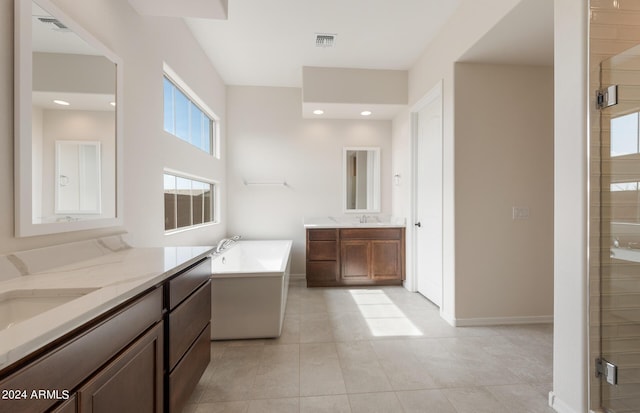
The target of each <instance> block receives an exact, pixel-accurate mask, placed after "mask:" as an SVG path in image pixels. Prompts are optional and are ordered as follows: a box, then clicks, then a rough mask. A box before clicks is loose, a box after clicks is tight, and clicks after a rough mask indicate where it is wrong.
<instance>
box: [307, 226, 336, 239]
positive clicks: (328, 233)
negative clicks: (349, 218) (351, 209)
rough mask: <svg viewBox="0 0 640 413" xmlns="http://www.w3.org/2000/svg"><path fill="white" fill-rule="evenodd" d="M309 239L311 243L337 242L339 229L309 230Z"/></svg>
mask: <svg viewBox="0 0 640 413" xmlns="http://www.w3.org/2000/svg"><path fill="white" fill-rule="evenodd" d="M307 239H308V240H309V241H335V240H337V239H338V230H337V229H335V228H334V229H308V230H307Z"/></svg>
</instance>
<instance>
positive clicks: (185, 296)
mask: <svg viewBox="0 0 640 413" xmlns="http://www.w3.org/2000/svg"><path fill="white" fill-rule="evenodd" d="M210 275H211V262H210V260H206V261H205V262H203V263H201V264H199V265H197V266H195V267H193V268H192V269H191V270H190V271H187V272H185V273H183V274H181V275H179V276H178V277H176V278H174V279H172V280H171V281H170V282H169V283H167V284H166V288H167V289H168V291H167V297H168V305H167V309H168V310H169V311H168V313H167V314H166V320H165V325H166V331H168V339H167V374H166V378H165V379H166V389H167V395H168V397H167V401H166V403H167V404H166V409H167V411H169V412H180V411H182V409H183V408H184V406H185V404H186V403H187V400H189V397H190V396H191V393H192V392H193V389H194V388H195V387H196V385H197V384H198V381H199V380H200V377H202V374H203V373H204V371H205V369H206V368H207V365H208V364H209V361H210V354H211V351H210V341H211V281H210V280H209V277H210Z"/></svg>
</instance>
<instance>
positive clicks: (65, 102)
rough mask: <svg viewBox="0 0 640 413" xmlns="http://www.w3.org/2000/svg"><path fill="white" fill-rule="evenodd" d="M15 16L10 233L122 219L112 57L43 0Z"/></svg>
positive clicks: (22, 1) (24, 4)
mask: <svg viewBox="0 0 640 413" xmlns="http://www.w3.org/2000/svg"><path fill="white" fill-rule="evenodd" d="M16 18H17V21H18V19H19V21H20V24H17V25H16V27H17V29H18V33H17V42H18V56H17V58H16V72H17V74H16V78H17V79H16V80H17V81H16V85H17V90H16V109H17V113H18V116H19V123H18V124H17V127H16V186H17V193H18V194H19V196H17V197H16V233H17V235H18V236H29V235H38V234H48V233H56V232H66V231H75V230H81V229H89V228H100V227H107V226H115V225H119V224H121V222H122V220H121V205H122V203H121V197H119V196H117V193H118V191H119V190H120V189H121V185H119V184H118V181H121V179H122V177H121V174H120V173H119V170H120V167H119V164H118V156H117V152H118V151H120V147H119V146H120V145H118V140H119V139H120V136H119V135H120V133H119V125H118V124H117V122H116V118H117V114H119V113H120V112H121V110H120V108H119V107H118V106H120V105H117V102H118V97H119V93H116V89H117V88H119V87H121V86H120V85H119V84H120V83H121V82H117V78H118V77H119V76H121V68H120V67H119V66H120V65H119V64H117V63H119V60H118V58H117V57H116V56H115V55H113V53H111V52H110V51H109V50H107V49H106V48H105V47H104V46H103V45H102V44H101V43H99V42H98V41H97V40H96V39H95V38H93V36H91V35H90V34H89V33H87V32H86V31H84V29H82V28H81V27H79V26H77V25H76V24H75V23H74V22H73V21H72V20H70V19H69V18H68V17H67V16H65V15H64V14H63V13H62V12H61V11H60V10H59V9H57V7H56V6H55V5H53V4H52V3H51V2H49V1H48V0H37V1H33V2H32V1H29V0H19V1H18V2H17V5H16ZM76 176H77V177H78V178H81V179H76V178H74V177H76ZM28 211H29V212H30V213H29V212H28ZM27 214H29V216H27Z"/></svg>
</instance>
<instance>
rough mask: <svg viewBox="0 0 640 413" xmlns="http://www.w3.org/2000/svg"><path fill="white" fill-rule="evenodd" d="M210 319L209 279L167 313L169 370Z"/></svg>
mask: <svg viewBox="0 0 640 413" xmlns="http://www.w3.org/2000/svg"><path fill="white" fill-rule="evenodd" d="M210 320H211V281H207V282H206V283H205V284H204V285H203V286H202V287H200V288H199V289H198V291H196V292H195V293H194V294H193V295H192V296H191V297H189V298H187V300H186V301H185V302H183V303H182V304H180V305H179V306H178V307H177V308H176V309H175V310H174V311H172V312H171V313H170V314H169V331H170V332H171V333H170V337H169V370H173V368H174V367H175V365H176V364H177V363H178V361H180V358H182V356H183V355H184V353H185V352H186V351H187V349H188V348H189V346H191V344H192V343H193V342H194V341H195V340H196V338H197V337H198V334H199V333H200V332H201V331H202V329H203V328H204V327H205V326H206V325H207V324H208V323H209V321H210Z"/></svg>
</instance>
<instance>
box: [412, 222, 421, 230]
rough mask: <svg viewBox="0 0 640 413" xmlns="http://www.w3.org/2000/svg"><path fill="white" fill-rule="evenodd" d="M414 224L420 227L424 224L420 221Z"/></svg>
mask: <svg viewBox="0 0 640 413" xmlns="http://www.w3.org/2000/svg"><path fill="white" fill-rule="evenodd" d="M413 225H415V226H416V227H418V228H420V227H422V224H421V223H420V221H418V222H416V223H415V224H413Z"/></svg>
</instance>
